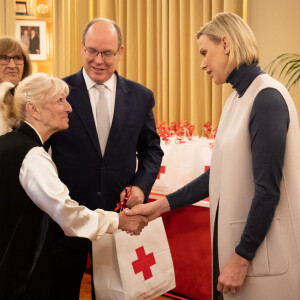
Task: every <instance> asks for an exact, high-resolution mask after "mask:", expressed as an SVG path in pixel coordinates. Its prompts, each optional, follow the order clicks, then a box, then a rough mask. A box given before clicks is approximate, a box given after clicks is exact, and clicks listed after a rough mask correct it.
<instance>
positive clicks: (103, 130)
mask: <svg viewBox="0 0 300 300" xmlns="http://www.w3.org/2000/svg"><path fill="white" fill-rule="evenodd" d="M95 88H96V89H97V91H98V94H99V98H98V101H97V108H96V117H97V133H98V139H99V144H100V148H101V153H102V156H104V151H105V147H106V143H107V138H108V135H109V131H110V122H109V114H108V104H107V96H106V87H105V85H103V84H96V85H95Z"/></svg>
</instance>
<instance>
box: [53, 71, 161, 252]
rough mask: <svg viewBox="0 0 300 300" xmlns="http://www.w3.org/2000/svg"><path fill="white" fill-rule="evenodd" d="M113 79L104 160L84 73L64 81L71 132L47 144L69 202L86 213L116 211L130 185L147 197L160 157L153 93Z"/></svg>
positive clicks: (55, 137)
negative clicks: (112, 104)
mask: <svg viewBox="0 0 300 300" xmlns="http://www.w3.org/2000/svg"><path fill="white" fill-rule="evenodd" d="M116 75H117V90H116V99H115V110H114V117H113V122H112V125H111V130H110V133H109V137H108V141H107V145H106V149H105V153H104V157H102V155H101V151H100V146H99V141H98V136H97V131H96V125H95V122H94V118H93V113H92V108H91V104H90V100H89V94H88V91H87V88H86V85H85V81H84V78H83V75H82V70H81V71H79V72H78V73H76V74H73V75H71V76H69V77H67V78H65V79H64V80H65V81H66V82H67V83H68V85H69V86H70V95H69V96H68V101H69V103H70V104H71V106H72V108H73V112H72V113H71V114H70V115H69V118H70V123H69V129H68V130H66V131H62V132H58V133H56V134H54V135H53V136H52V138H51V141H50V143H51V147H52V158H53V160H54V162H55V164H56V166H57V169H58V174H59V177H60V179H61V180H62V182H64V183H65V184H66V185H67V187H68V188H69V190H70V195H71V197H72V199H74V200H76V201H78V202H79V203H80V204H82V205H85V206H87V207H88V208H90V209H96V208H102V209H105V210H114V208H115V206H116V203H117V202H119V200H120V193H121V191H122V190H123V189H124V188H125V187H126V186H127V185H130V184H131V185H137V186H139V187H140V188H141V189H142V190H143V191H144V193H145V197H146V198H145V199H147V197H148V195H149V193H150V191H151V188H152V185H153V184H154V181H155V179H156V176H157V174H158V171H159V169H160V164H161V160H162V156H163V152H162V150H161V148H160V138H159V136H158V134H157V132H156V127H155V121H154V117H153V112H152V108H153V106H154V97H153V93H152V92H151V91H150V90H149V89H147V88H145V87H144V86H142V85H140V84H138V83H136V82H133V81H130V80H127V79H125V78H123V77H121V76H119V75H118V74H117V73H116ZM137 162H138V167H137ZM72 239H73V240H74V239H76V238H72ZM81 240H82V239H81ZM75 244H76V243H75ZM75 244H74V246H76V245H75ZM78 245H79V244H78Z"/></svg>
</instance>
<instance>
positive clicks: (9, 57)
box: [0, 36, 32, 135]
mask: <svg viewBox="0 0 300 300" xmlns="http://www.w3.org/2000/svg"><path fill="white" fill-rule="evenodd" d="M31 69H32V67H31V60H30V58H29V54H28V50H27V49H26V47H25V45H24V44H23V43H22V42H21V41H19V40H17V39H15V38H14V37H10V36H3V37H1V38H0V83H1V82H5V81H9V82H11V83H12V84H14V85H17V84H18V83H19V82H20V81H21V80H22V79H24V78H25V77H27V76H28V75H30V74H31ZM3 109H4V108H3V107H2V106H1V107H0V135H1V134H3V133H5V132H7V131H9V130H10V128H4V125H3V124H2V123H3V122H2V118H6V113H5V112H3ZM3 115H4V116H3Z"/></svg>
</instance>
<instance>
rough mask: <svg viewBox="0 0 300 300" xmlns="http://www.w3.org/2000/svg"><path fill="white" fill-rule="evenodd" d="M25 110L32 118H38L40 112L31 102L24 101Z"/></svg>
mask: <svg viewBox="0 0 300 300" xmlns="http://www.w3.org/2000/svg"><path fill="white" fill-rule="evenodd" d="M26 112H27V114H29V115H30V116H31V117H32V118H34V119H37V120H40V117H41V115H40V112H39V110H38V108H37V107H36V106H35V105H34V104H33V103H31V102H27V103H26Z"/></svg>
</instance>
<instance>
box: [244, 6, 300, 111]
mask: <svg viewBox="0 0 300 300" xmlns="http://www.w3.org/2000/svg"><path fill="white" fill-rule="evenodd" d="M299 13H300V1H299V0H286V1H282V0H263V1H262V0H248V20H247V21H248V24H249V26H250V27H251V28H252V30H253V32H254V34H255V37H256V39H257V42H258V46H259V52H260V66H261V67H262V68H264V67H265V66H266V65H267V64H268V63H269V62H270V61H271V60H272V59H274V58H275V57H277V56H278V55H280V54H283V53H298V54H300V34H299V28H300V14H299ZM277 79H278V77H277ZM279 80H280V81H281V82H283V78H279ZM290 93H291V95H292V97H293V99H294V102H295V104H296V107H297V110H298V114H299V115H300V83H299V84H298V86H297V87H296V88H292V89H291V90H290Z"/></svg>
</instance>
